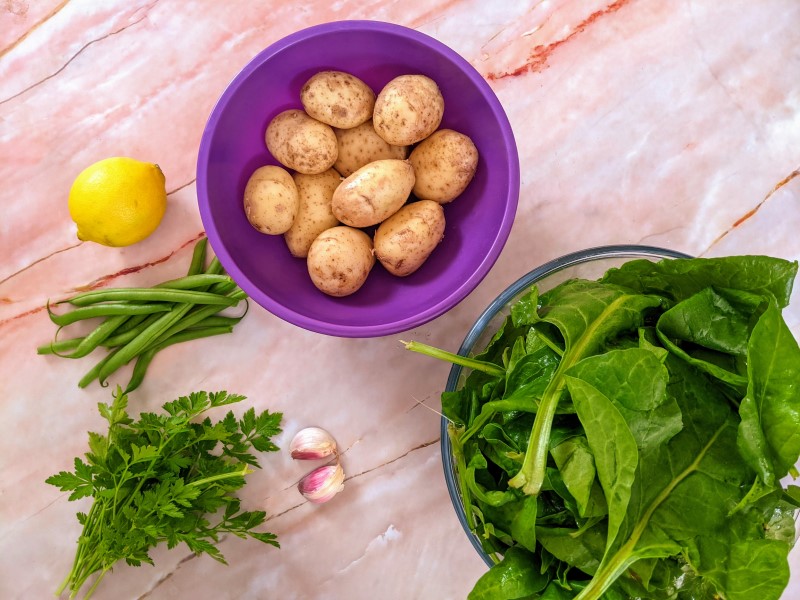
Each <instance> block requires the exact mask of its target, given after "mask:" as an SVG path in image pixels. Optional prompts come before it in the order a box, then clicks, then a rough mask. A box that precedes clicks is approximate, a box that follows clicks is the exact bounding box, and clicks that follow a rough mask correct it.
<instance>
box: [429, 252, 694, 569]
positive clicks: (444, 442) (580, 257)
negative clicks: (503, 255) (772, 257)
mask: <svg viewBox="0 0 800 600" xmlns="http://www.w3.org/2000/svg"><path fill="white" fill-rule="evenodd" d="M648 256H649V257H653V258H692V257H691V256H690V255H689V254H684V253H683V252H678V251H676V250H668V249H666V248H659V247H656V246H639V245H635V244H627V245H616V246H598V247H595V248H587V249H586V250H580V251H578V252H573V253H571V254H566V255H564V256H562V257H560V258H556V259H553V260H551V261H550V262H547V263H545V264H543V265H542V266H540V267H537V268H535V269H534V270H532V271H530V272H528V273H526V274H525V275H523V276H522V277H520V278H519V279H517V280H516V281H515V282H514V283H512V284H511V285H510V286H508V287H507V288H506V289H505V290H503V292H502V293H501V294H500V295H499V296H497V298H495V299H494V300H493V301H492V303H491V304H489V306H487V307H486V310H484V311H483V312H482V313H481V315H480V316H479V317H478V318H477V319H476V320H475V323H474V324H473V325H472V327H470V329H469V331H468V332H467V335H466V336H465V337H464V341H463V342H462V343H461V347H460V348H459V349H458V354H460V355H461V356H469V354H470V352H471V351H472V349H473V346H474V345H475V342H476V341H477V340H478V337H479V336H480V335H481V334H482V333H483V331H484V329H485V328H486V326H487V325H488V323H489V322H490V321H491V320H492V318H493V317H494V316H495V315H496V314H497V313H498V312H500V310H501V309H502V308H503V307H504V306H505V305H506V304H508V303H509V302H510V301H511V300H512V299H513V298H514V297H515V296H516V295H517V294H519V293H520V292H522V291H524V290H526V289H527V288H529V287H530V286H531V285H532V284H534V283H536V282H537V281H540V280H542V279H544V278H545V277H547V276H549V275H553V274H554V273H558V272H559V271H561V270H563V269H566V268H567V267H572V266H575V265H580V264H583V263H586V262H591V261H593V260H598V259H603V258H630V259H631V260H634V259H636V258H645V257H648ZM461 371H462V368H461V367H460V366H459V365H453V366H452V367H451V369H450V374H449V375H448V377H447V384H446V386H445V391H448V392H452V391H455V390H456V389H457V386H458V380H459V377H460V376H461ZM448 423H449V421H448V420H447V419H446V418H444V417H442V420H441V428H440V435H441V444H440V446H441V451H442V468H443V469H444V479H445V483H446V484H447V491H448V493H449V495H450V501H451V502H452V504H453V508H455V511H456V515H457V516H458V521H459V522H460V523H461V527H462V528H463V529H464V532H465V533H466V534H467V537H468V538H469V541H470V542H471V543H472V547H473V548H475V550H476V551H477V552H478V554H480V556H481V558H482V559H483V562H485V563H486V565H487V566H489V567H491V566H492V565H494V561H492V559H491V557H490V556H489V554H487V553H486V552H485V551H484V549H483V548H482V547H481V542H480V540H479V539H478V537H477V536H476V535H475V534H474V533H473V532H472V531H471V530H470V528H469V524H468V523H467V516H466V514H465V513H464V506H463V504H462V503H461V495H460V492H459V490H458V484H457V483H456V480H455V467H454V465H453V462H452V448H451V446H450V436H449V434H448V432H447V425H448Z"/></svg>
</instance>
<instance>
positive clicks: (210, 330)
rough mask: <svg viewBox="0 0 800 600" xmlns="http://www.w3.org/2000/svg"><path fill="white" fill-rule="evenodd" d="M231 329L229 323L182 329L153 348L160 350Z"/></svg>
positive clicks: (229, 331) (230, 330) (228, 331)
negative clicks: (218, 325)
mask: <svg viewBox="0 0 800 600" xmlns="http://www.w3.org/2000/svg"><path fill="white" fill-rule="evenodd" d="M232 331H233V327H231V326H230V325H225V326H221V327H203V328H202V329H199V328H198V329H190V330H188V331H182V332H181V333H178V334H176V335H173V336H172V337H171V338H169V339H168V340H166V341H165V342H162V343H161V344H159V345H158V346H155V347H154V349H155V350H156V351H157V352H161V351H162V350H163V349H164V348H166V347H168V346H172V345H174V344H182V343H183V342H191V341H192V340H199V339H201V338H206V337H211V336H214V335H223V334H225V333H231V332H232Z"/></svg>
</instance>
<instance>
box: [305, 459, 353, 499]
mask: <svg viewBox="0 0 800 600" xmlns="http://www.w3.org/2000/svg"><path fill="white" fill-rule="evenodd" d="M343 488H344V469H342V465H340V464H336V465H325V466H324V467H318V468H316V469H314V470H313V471H311V472H310V473H309V474H308V475H306V476H305V477H303V478H302V479H301V480H300V483H299V484H297V489H298V490H300V493H301V494H303V496H305V497H306V499H307V500H308V501H309V502H313V503H314V504H322V503H323V502H327V501H328V500H330V499H331V498H333V497H334V496H335V495H336V494H338V493H339V492H341V491H342V489H343Z"/></svg>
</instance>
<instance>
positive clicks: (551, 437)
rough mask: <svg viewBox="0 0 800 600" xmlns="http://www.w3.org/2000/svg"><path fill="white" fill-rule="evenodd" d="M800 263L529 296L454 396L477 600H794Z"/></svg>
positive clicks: (580, 285)
mask: <svg viewBox="0 0 800 600" xmlns="http://www.w3.org/2000/svg"><path fill="white" fill-rule="evenodd" d="M796 273H797V263H792V262H788V261H784V260H780V259H775V258H770V257H758V256H744V257H728V258H714V259H681V260H667V261H661V262H650V261H646V260H641V261H631V262H629V263H626V264H624V265H622V266H621V267H620V268H616V269H612V270H610V271H609V272H607V273H606V274H605V275H604V276H603V277H602V278H601V279H600V280H598V281H586V280H577V279H576V280H569V281H566V282H564V283H562V284H560V285H558V286H556V287H554V288H553V289H550V290H547V291H544V292H541V290H538V289H536V288H533V289H531V290H530V291H529V292H528V293H526V294H525V295H523V296H521V298H520V299H519V300H518V301H517V302H516V304H514V305H513V306H512V307H511V311H510V316H509V317H508V318H507V319H506V320H505V322H504V323H503V324H502V326H501V327H500V328H499V330H498V331H497V332H496V333H495V335H494V337H493V338H492V340H491V342H490V343H489V345H488V346H487V348H486V349H485V350H483V352H481V353H480V354H478V355H477V356H475V357H474V358H469V357H459V356H455V355H452V354H449V353H444V352H442V351H439V350H435V349H432V348H431V347H429V346H419V345H416V343H415V342H411V343H410V344H409V348H410V349H412V350H417V351H420V352H422V353H424V354H428V355H430V356H434V357H436V358H440V359H444V360H450V361H451V362H454V363H457V364H460V365H462V366H464V367H466V368H467V369H471V372H468V375H467V377H466V379H465V380H464V382H463V385H462V386H461V387H460V388H459V389H458V390H457V391H453V392H447V393H446V394H444V395H443V397H442V407H443V410H444V413H445V415H446V416H447V417H448V418H450V419H451V420H452V423H451V425H450V426H449V430H448V431H449V438H450V442H451V445H452V448H453V453H454V459H455V470H456V480H457V482H458V487H459V491H460V494H461V498H462V501H463V504H464V511H465V513H466V515H467V522H468V523H469V525H470V527H471V528H472V530H473V531H474V533H475V534H476V535H477V536H478V538H479V539H480V540H481V543H482V545H483V547H484V549H485V550H486V551H487V552H488V553H489V554H490V556H491V557H492V558H493V560H494V561H495V563H496V564H495V565H494V566H493V567H492V568H491V569H490V570H489V572H488V573H487V574H486V575H484V576H483V577H482V578H481V579H480V580H479V581H478V583H477V584H476V585H475V589H474V590H473V593H472V595H471V596H470V597H471V598H480V599H482V600H489V599H491V600H499V599H511V598H530V599H535V598H540V599H555V600H561V599H567V598H569V599H577V600H595V599H600V598H602V599H604V600H622V599H628V598H648V599H654V600H661V599H663V600H674V599H678V600H682V599H689V598H692V599H698V600H701V599H709V600H711V599H712V598H727V599H729V600H744V599H746V598H755V597H758V598H759V599H763V600H771V599H775V600H777V599H778V598H779V597H780V595H781V593H782V591H783V589H784V588H785V587H786V585H787V582H788V578H789V570H788V563H787V556H788V553H789V550H790V548H791V547H792V545H793V544H794V537H795V527H794V516H795V514H796V512H797V511H798V508H800V491H798V490H800V488H798V486H797V485H785V486H782V484H781V479H784V478H785V477H786V476H787V475H790V474H791V475H794V476H797V471H796V470H795V465H796V464H797V462H798V458H800V388H798V385H797V382H798V381H800V348H798V344H797V342H796V341H795V339H794V338H793V336H792V334H791V332H790V331H789V328H788V327H787V325H786V323H785V322H784V320H783V317H782V314H781V308H783V307H785V306H786V305H787V304H788V302H789V297H790V294H791V290H792V285H793V282H794V277H795V275H796Z"/></svg>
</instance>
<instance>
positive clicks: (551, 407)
mask: <svg viewBox="0 0 800 600" xmlns="http://www.w3.org/2000/svg"><path fill="white" fill-rule="evenodd" d="M562 365H563V363H562ZM559 370H561V368H560V366H559ZM564 385H565V381H564V378H563V376H560V374H559V373H558V372H556V374H555V376H554V377H553V380H552V381H551V382H550V385H549V386H548V389H547V390H546V391H545V393H544V396H543V397H542V401H541V403H540V404H539V410H538V411H537V412H536V416H535V417H534V419H533V428H532V429H531V436H530V441H529V442H528V450H527V451H526V452H525V458H524V459H523V460H522V468H521V469H520V470H519V472H518V473H517V474H516V475H514V477H512V478H511V479H509V480H508V485H509V486H511V487H514V488H522V491H523V492H525V493H526V494H528V495H529V496H536V495H538V493H539V491H540V490H541V489H542V484H543V483H544V474H545V468H546V467H547V454H548V451H549V449H550V431H551V430H552V428H553V418H554V417H555V415H556V410H557V409H558V402H559V400H560V398H561V393H562V392H563V390H564Z"/></svg>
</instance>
